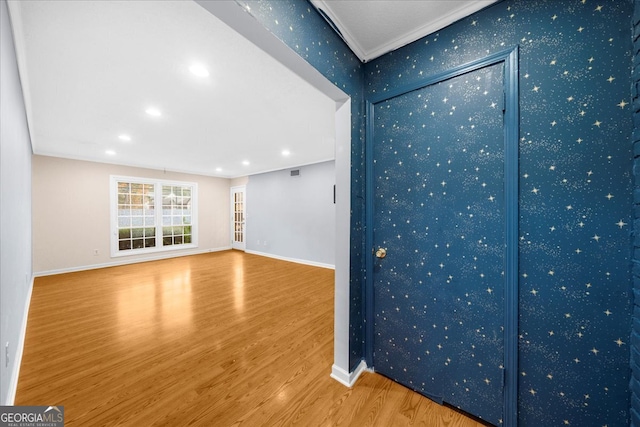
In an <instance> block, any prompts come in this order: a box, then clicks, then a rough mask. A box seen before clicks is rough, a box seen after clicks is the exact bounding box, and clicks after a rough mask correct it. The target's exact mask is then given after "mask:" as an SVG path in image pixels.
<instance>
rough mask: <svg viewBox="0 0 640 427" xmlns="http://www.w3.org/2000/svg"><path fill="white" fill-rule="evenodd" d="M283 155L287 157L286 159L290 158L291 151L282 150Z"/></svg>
mask: <svg viewBox="0 0 640 427" xmlns="http://www.w3.org/2000/svg"><path fill="white" fill-rule="evenodd" d="M282 155H283V156H285V157H287V156H290V155H291V151H289V150H282Z"/></svg>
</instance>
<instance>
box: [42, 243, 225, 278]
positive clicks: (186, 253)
mask: <svg viewBox="0 0 640 427" xmlns="http://www.w3.org/2000/svg"><path fill="white" fill-rule="evenodd" d="M230 249H231V246H225V247H222V248H213V249H193V250H185V251H181V252H168V253H167V252H165V253H158V254H154V255H151V256H148V257H144V258H129V259H126V258H118V260H117V261H111V262H105V263H101V264H92V265H81V266H78V267H69V268H60V269H57V270H47V271H36V272H34V273H33V277H42V276H52V275H54V274H64V273H75V272H76V271H85V270H95V269H98V268H106V267H117V266H119V265H127V264H137V263H140V262H147V261H158V260H161V259H169V258H178V257H183V256H189V255H200V254H206V253H209V252H220V251H228V250H230Z"/></svg>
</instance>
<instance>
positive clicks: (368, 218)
mask: <svg viewBox="0 0 640 427" xmlns="http://www.w3.org/2000/svg"><path fill="white" fill-rule="evenodd" d="M500 63H503V64H504V86H505V87H504V93H505V100H504V105H505V113H504V141H505V142H504V144H505V147H504V148H505V149H504V156H505V161H504V165H505V167H504V177H505V178H504V180H505V188H504V191H505V227H506V230H505V240H506V248H505V263H506V265H505V295H504V302H505V319H504V368H505V369H504V375H505V377H504V417H503V425H504V426H505V427H514V426H516V425H517V422H518V192H519V188H518V179H519V176H518V143H519V135H520V114H519V92H518V46H515V47H514V48H512V49H507V50H503V51H500V52H496V53H494V54H492V55H489V56H486V57H484V58H480V59H477V60H475V61H471V62H468V63H466V64H463V65H460V66H457V67H454V68H451V69H449V70H447V71H444V72H442V73H438V74H435V75H433V76H430V77H427V78H426V79H423V80H420V81H417V82H415V83H411V84H408V85H405V86H401V87H399V88H397V89H395V90H392V91H388V92H385V93H383V94H376V95H373V96H371V97H370V98H369V99H367V100H366V132H365V135H366V139H365V164H366V167H365V170H366V174H365V175H366V177H365V180H366V181H365V186H366V189H365V194H366V196H365V199H366V200H365V212H366V214H365V224H366V233H365V269H366V281H365V287H364V295H363V299H364V305H365V349H364V350H365V361H366V363H367V366H368V367H370V368H372V369H374V370H375V366H374V364H373V340H374V334H375V331H374V323H375V317H374V310H375V307H374V303H375V301H374V289H373V286H374V281H373V266H374V236H373V212H374V200H375V185H374V178H375V177H374V173H373V172H374V171H373V166H374V158H373V141H374V130H375V129H374V123H375V108H374V107H375V105H376V104H378V103H380V102H384V101H387V100H389V99H391V98H395V97H397V96H400V95H403V94H406V93H408V92H411V91H414V90H417V89H422V88H424V87H427V86H431V85H434V84H437V83H440V82H442V81H445V80H449V79H451V78H454V77H458V76H460V75H463V74H466V73H469V72H472V71H476V70H478V69H481V68H485V67H488V66H491V65H496V64H500ZM369 248H370V249H371V253H369Z"/></svg>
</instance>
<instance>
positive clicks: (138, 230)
mask: <svg viewBox="0 0 640 427" xmlns="http://www.w3.org/2000/svg"><path fill="white" fill-rule="evenodd" d="M197 188H198V187H197V184H196V183H190V182H175V181H171V182H166V181H160V180H153V179H146V178H131V177H118V176H112V177H111V217H112V219H111V224H112V226H111V228H112V230H111V232H112V240H111V255H112V256H122V255H131V254H134V253H147V252H156V251H162V250H170V249H180V248H194V247H196V246H197V245H196V236H197V234H196V227H197V225H196V224H197V223H196V220H195V217H196V196H197V191H198V190H197Z"/></svg>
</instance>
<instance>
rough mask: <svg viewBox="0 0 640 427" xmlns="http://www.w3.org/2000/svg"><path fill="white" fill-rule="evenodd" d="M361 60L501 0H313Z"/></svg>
mask: <svg viewBox="0 0 640 427" xmlns="http://www.w3.org/2000/svg"><path fill="white" fill-rule="evenodd" d="M310 1H311V3H312V4H313V5H314V6H315V7H316V8H318V9H320V10H322V11H323V12H324V13H325V14H326V15H327V16H328V17H329V18H330V19H331V21H333V24H334V25H335V26H336V27H337V29H338V30H339V32H340V34H342V38H343V40H344V41H345V42H346V43H347V44H348V45H349V47H350V48H351V50H352V51H353V52H354V53H355V54H356V55H357V56H358V58H360V60H361V61H365V62H367V61H370V60H371V59H374V58H377V57H378V56H380V55H383V54H385V53H387V52H390V51H392V50H395V49H397V48H399V47H402V46H404V45H406V44H408V43H411V42H413V41H416V40H418V39H419V38H421V37H423V36H425V35H427V34H431V33H435V32H436V31H439V30H441V29H442V28H444V27H446V26H447V25H449V24H452V23H454V22H456V21H458V20H460V19H462V18H464V17H466V16H468V15H470V14H472V13H474V12H477V11H479V10H480V9H483V8H485V7H487V6H489V5H490V4H492V3H495V2H496V1H499V0H441V1H437V0H372V1H364V0H310Z"/></svg>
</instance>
